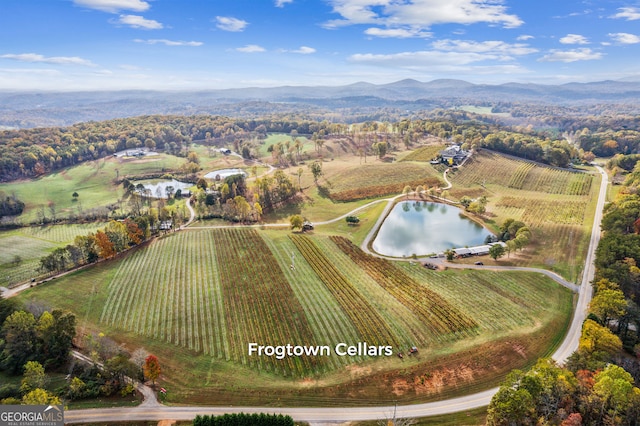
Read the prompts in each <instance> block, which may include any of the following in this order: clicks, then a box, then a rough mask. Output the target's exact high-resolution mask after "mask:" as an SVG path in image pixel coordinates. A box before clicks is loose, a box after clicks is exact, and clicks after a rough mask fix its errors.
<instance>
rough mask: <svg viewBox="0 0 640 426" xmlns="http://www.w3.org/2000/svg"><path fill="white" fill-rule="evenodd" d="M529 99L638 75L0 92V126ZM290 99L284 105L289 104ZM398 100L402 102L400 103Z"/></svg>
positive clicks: (569, 100)
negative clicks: (547, 80) (558, 80)
mask: <svg viewBox="0 0 640 426" xmlns="http://www.w3.org/2000/svg"><path fill="white" fill-rule="evenodd" d="M456 100H460V101H463V100H464V102H465V103H473V102H475V103H478V104H479V103H485V104H486V103H504V102H533V103H541V104H551V105H565V106H571V105H585V104H594V103H631V104H640V78H638V79H632V78H630V79H625V80H618V81H612V80H609V81H599V82H593V83H567V84H562V85H541V84H532V83H529V84H522V83H505V84H499V85H489V84H474V83H469V82H467V81H463V80H453V79H440V80H433V81H429V82H421V81H418V80H413V79H406V80H400V81H396V82H393V83H388V84H372V83H367V82H357V83H353V84H349V85H345V86H281V87H269V88H260V87H247V88H235V89H220V90H199V91H171V92H168V91H144V90H127V91H91V92H8V91H2V92H0V127H7V126H8V127H34V126H49V125H51V126H53V125H69V124H73V123H76V122H81V121H87V120H106V119H111V118H119V117H129V116H134V115H145V114H199V113H208V114H221V115H231V116H243V115H244V116H251V115H256V114H264V113H265V112H268V111H273V112H275V113H278V112H283V113H286V112H292V111H293V112H295V111H296V110H297V109H299V108H295V107H294V106H292V105H291V104H295V105H297V106H298V107H301V106H304V108H311V109H312V110H313V109H314V108H315V109H317V111H318V112H320V111H321V110H324V111H334V110H337V109H340V108H345V107H348V108H364V109H372V108H374V109H375V108H382V107H401V108H404V107H405V103H416V104H418V105H428V106H429V108H433V107H437V106H439V105H444V104H447V105H450V104H451V103H452V101H453V102H455V101H456ZM287 104H288V105H287ZM399 104H400V106H399Z"/></svg>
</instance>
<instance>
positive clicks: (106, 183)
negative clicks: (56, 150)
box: [0, 154, 185, 223]
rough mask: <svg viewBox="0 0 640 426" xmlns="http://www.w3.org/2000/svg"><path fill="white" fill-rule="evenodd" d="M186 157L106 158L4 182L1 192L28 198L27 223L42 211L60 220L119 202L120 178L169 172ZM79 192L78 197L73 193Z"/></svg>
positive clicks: (48, 216) (1, 185)
mask: <svg viewBox="0 0 640 426" xmlns="http://www.w3.org/2000/svg"><path fill="white" fill-rule="evenodd" d="M184 162H185V159H184V158H179V157H174V156H170V155H165V154H159V155H156V156H149V157H143V158H135V159H133V158H125V157H119V158H113V157H109V158H104V159H101V160H96V161H89V162H86V163H82V164H80V165H78V166H75V167H71V168H67V169H64V170H61V171H58V172H55V173H51V174H48V175H46V176H43V177H41V178H38V179H33V180H28V181H19V182H11V183H2V184H0V191H4V192H5V193H7V194H13V193H15V194H16V196H17V197H18V199H20V200H22V201H24V203H25V212H24V213H23V214H22V215H20V216H19V220H21V221H22V222H23V223H27V222H34V221H36V219H37V218H38V214H39V213H38V212H40V214H42V215H44V216H45V217H47V218H49V219H52V218H53V216H54V215H55V217H56V218H57V219H60V218H64V217H67V216H69V215H71V214H79V213H81V212H83V211H88V210H91V209H94V208H98V207H104V206H107V205H109V204H113V203H116V202H117V201H118V199H119V198H122V197H123V195H124V190H123V189H122V186H118V185H115V184H114V181H115V179H116V177H119V178H123V177H126V176H137V175H141V174H144V173H149V172H153V173H162V172H167V173H169V172H170V171H171V170H175V169H177V168H178V167H179V166H180V165H181V164H182V163H184ZM74 192H77V193H78V198H77V200H74V197H73V196H72V194H73V193H74Z"/></svg>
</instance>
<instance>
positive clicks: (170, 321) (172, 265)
mask: <svg viewBox="0 0 640 426" xmlns="http://www.w3.org/2000/svg"><path fill="white" fill-rule="evenodd" d="M212 247H213V238H212V235H211V233H191V234H180V235H176V236H174V237H173V238H171V239H163V240H160V241H157V242H155V243H154V244H151V245H150V246H149V247H148V248H145V249H142V250H137V251H135V252H134V253H133V254H131V255H130V256H128V257H127V258H126V259H125V260H123V261H122V262H121V263H120V264H119V267H118V269H117V271H116V273H115V276H114V278H113V280H112V281H111V282H110V283H109V287H108V297H107V300H106V303H105V304H104V307H103V309H102V314H101V318H100V320H101V321H102V322H104V323H106V324H109V325H111V326H114V327H117V328H121V329H125V330H130V331H133V332H135V333H138V334H140V335H144V336H149V337H153V338H156V339H160V340H163V341H167V342H170V343H174V344H176V345H181V346H184V347H186V348H189V349H192V350H195V351H202V352H204V353H207V354H211V355H213V356H217V357H219V358H227V359H228V358H229V356H230V353H229V349H228V346H227V344H226V341H225V339H224V336H225V333H226V326H225V317H224V311H223V308H222V300H221V299H222V298H221V295H220V294H219V290H218V287H219V286H218V284H217V282H218V279H217V276H216V265H215V262H214V261H213V259H212V258H211V256H210V254H211V252H210V250H211V248H212Z"/></svg>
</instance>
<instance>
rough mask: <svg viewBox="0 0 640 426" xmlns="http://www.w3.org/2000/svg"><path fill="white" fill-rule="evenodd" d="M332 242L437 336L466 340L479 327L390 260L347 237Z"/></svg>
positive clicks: (332, 238)
mask: <svg viewBox="0 0 640 426" xmlns="http://www.w3.org/2000/svg"><path fill="white" fill-rule="evenodd" d="M331 241H333V242H334V243H335V244H336V245H337V246H338V247H339V248H340V250H342V251H343V252H344V253H346V254H347V255H348V256H349V257H350V258H351V260H352V261H353V262H354V263H355V264H356V265H358V266H359V267H360V268H362V269H364V270H365V271H366V272H367V274H369V275H370V276H371V277H372V278H373V279H374V280H375V281H376V282H377V283H378V284H379V285H380V286H382V287H383V288H384V289H385V290H387V291H388V292H389V293H391V294H392V295H393V296H394V297H395V298H396V299H398V300H399V301H400V303H402V304H403V305H405V306H406V307H407V308H409V309H410V310H411V311H412V312H414V314H416V315H417V316H418V317H419V318H420V319H421V320H422V321H423V322H424V324H425V325H426V326H427V327H428V328H430V329H431V330H432V331H433V333H434V334H435V335H437V336H454V337H465V336H468V335H469V334H470V333H473V332H472V330H473V329H474V328H475V327H476V326H477V324H476V323H475V321H474V320H473V319H472V318H470V317H468V316H467V315H465V314H464V313H462V312H461V311H460V310H458V309H456V308H455V307H453V306H452V305H451V304H449V303H448V302H447V301H446V299H444V298H442V297H441V296H440V295H439V294H437V293H435V292H433V291H431V290H429V289H428V288H427V287H425V286H422V285H420V284H419V283H418V282H416V281H415V280H413V279H412V278H411V277H409V276H407V275H406V274H405V273H403V272H402V271H401V270H399V269H397V268H395V267H394V266H393V264H391V262H389V261H388V260H386V259H381V258H378V257H374V256H370V255H368V254H366V253H364V252H363V251H362V250H360V248H358V247H356V246H355V245H354V244H353V243H352V242H351V241H349V240H348V239H346V238H344V237H339V236H332V237H331Z"/></svg>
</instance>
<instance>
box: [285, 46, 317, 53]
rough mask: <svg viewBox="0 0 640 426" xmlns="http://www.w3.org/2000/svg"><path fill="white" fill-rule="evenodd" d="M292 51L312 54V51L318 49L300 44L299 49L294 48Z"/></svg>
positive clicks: (314, 51)
mask: <svg viewBox="0 0 640 426" xmlns="http://www.w3.org/2000/svg"><path fill="white" fill-rule="evenodd" d="M291 52H292V53H300V54H301V55H310V54H312V53H316V49H314V48H313V47H309V46H300V48H299V49H296V50H292V51H291Z"/></svg>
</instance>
